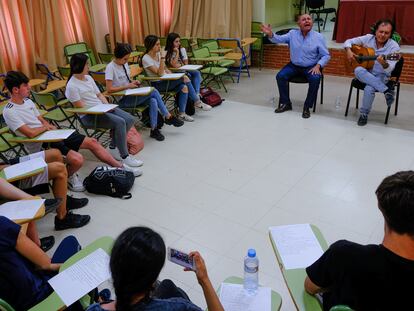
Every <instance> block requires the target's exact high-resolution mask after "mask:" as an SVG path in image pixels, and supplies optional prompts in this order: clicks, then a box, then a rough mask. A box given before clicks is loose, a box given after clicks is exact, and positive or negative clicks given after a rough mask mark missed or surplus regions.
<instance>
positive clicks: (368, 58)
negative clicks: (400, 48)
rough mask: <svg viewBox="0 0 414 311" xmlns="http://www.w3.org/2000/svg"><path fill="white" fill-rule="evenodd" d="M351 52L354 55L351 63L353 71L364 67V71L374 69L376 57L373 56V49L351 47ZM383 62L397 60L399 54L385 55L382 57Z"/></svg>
mask: <svg viewBox="0 0 414 311" xmlns="http://www.w3.org/2000/svg"><path fill="white" fill-rule="evenodd" d="M351 51H352V52H353V53H354V54H355V55H356V56H355V60H354V61H352V62H351V66H352V68H353V69H355V68H356V67H358V66H359V67H364V68H366V69H371V68H372V67H374V63H375V60H376V59H377V57H378V55H375V50H374V49H373V48H368V47H365V46H361V45H356V44H354V45H352V47H351ZM382 57H384V59H385V60H399V59H400V58H401V54H400V53H391V54H387V55H382Z"/></svg>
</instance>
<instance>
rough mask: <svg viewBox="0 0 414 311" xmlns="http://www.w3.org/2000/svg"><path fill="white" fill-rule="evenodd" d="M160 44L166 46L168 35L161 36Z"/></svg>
mask: <svg viewBox="0 0 414 311" xmlns="http://www.w3.org/2000/svg"><path fill="white" fill-rule="evenodd" d="M160 44H161V46H166V44H167V38H166V37H160Z"/></svg>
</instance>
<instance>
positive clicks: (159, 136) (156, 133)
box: [150, 129, 165, 141]
mask: <svg viewBox="0 0 414 311" xmlns="http://www.w3.org/2000/svg"><path fill="white" fill-rule="evenodd" d="M150 137H152V138H155V140H158V141H163V140H164V139H165V137H164V135H162V134H161V132H160V130H159V129H153V130H151V133H150Z"/></svg>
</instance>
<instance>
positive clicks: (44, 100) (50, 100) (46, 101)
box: [32, 91, 58, 110]
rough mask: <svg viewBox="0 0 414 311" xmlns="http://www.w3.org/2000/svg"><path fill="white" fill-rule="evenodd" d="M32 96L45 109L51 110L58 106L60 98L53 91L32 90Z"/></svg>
mask: <svg viewBox="0 0 414 311" xmlns="http://www.w3.org/2000/svg"><path fill="white" fill-rule="evenodd" d="M32 96H33V99H34V101H35V102H36V103H37V104H38V105H39V106H41V107H43V108H44V109H46V110H50V109H52V108H56V104H57V102H58V100H57V99H56V96H55V95H53V94H51V93H46V94H39V93H36V92H33V91H32Z"/></svg>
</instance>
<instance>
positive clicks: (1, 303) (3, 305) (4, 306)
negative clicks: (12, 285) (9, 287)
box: [0, 299, 15, 311]
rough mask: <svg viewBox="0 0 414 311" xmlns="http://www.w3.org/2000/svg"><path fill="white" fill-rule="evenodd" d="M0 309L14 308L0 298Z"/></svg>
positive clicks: (5, 310)
mask: <svg viewBox="0 0 414 311" xmlns="http://www.w3.org/2000/svg"><path fill="white" fill-rule="evenodd" d="M0 311H15V310H14V308H13V307H12V306H11V305H9V304H8V303H7V302H6V301H4V300H3V299H0Z"/></svg>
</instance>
